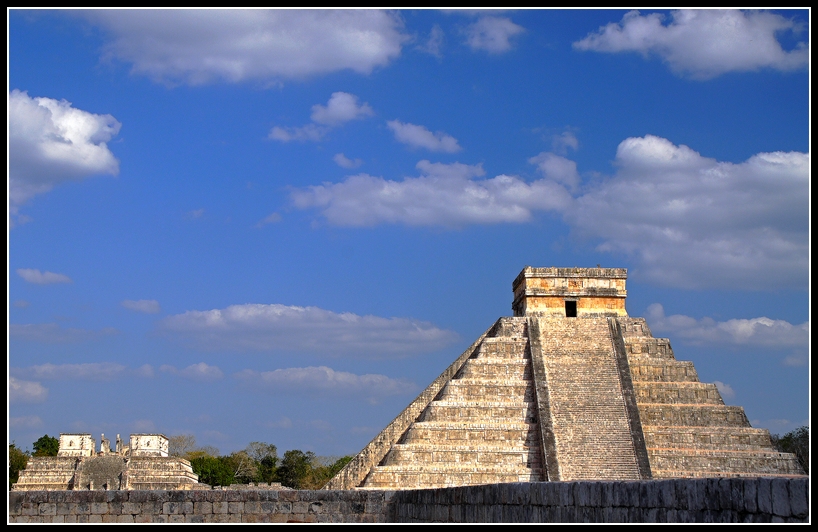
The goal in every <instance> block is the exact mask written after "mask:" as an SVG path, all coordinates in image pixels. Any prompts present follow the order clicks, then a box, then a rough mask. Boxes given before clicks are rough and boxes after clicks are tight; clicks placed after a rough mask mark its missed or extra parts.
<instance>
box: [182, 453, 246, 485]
mask: <svg viewBox="0 0 818 532" xmlns="http://www.w3.org/2000/svg"><path fill="white" fill-rule="evenodd" d="M223 458H225V457H216V456H210V455H203V456H198V457H196V458H193V459H192V460H191V461H190V465H191V467H192V468H193V472H194V473H196V474H197V475H199V482H204V483H205V484H210V485H211V486H229V485H230V484H235V483H236V477H235V476H234V475H233V471H232V469H231V468H230V465H229V464H228V462H227V461H226V460H224V459H223Z"/></svg>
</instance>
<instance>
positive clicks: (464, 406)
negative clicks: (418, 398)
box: [420, 401, 537, 423]
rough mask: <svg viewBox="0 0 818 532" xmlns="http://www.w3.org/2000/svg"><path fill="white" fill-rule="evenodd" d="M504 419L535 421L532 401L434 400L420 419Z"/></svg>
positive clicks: (521, 421)
mask: <svg viewBox="0 0 818 532" xmlns="http://www.w3.org/2000/svg"><path fill="white" fill-rule="evenodd" d="M488 419H505V420H507V421H509V422H511V423H536V422H537V407H536V403H535V402H534V401H513V402H512V401H508V402H500V401H492V402H488V401H482V402H481V401H434V402H432V403H431V404H430V405H429V406H428V407H427V408H426V411H425V412H424V413H423V415H422V416H421V418H420V421H464V422H465V421H474V422H480V421H485V420H488Z"/></svg>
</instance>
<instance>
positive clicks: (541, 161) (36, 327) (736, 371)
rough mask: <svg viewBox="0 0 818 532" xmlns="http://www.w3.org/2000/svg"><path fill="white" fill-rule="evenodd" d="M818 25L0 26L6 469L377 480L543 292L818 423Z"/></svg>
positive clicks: (244, 17)
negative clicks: (816, 274)
mask: <svg viewBox="0 0 818 532" xmlns="http://www.w3.org/2000/svg"><path fill="white" fill-rule="evenodd" d="M809 14H810V13H809V11H803V10H801V11H798V10H782V11H774V12H768V11H760V12H759V11H756V12H740V11H726V12H722V11H678V12H670V11H661V12H653V11H642V12H637V11H631V12H628V11H622V10H577V11H570V10H522V11H450V12H443V11H430V10H420V11H398V12H391V11H364V10H356V11H348V12H332V11H323V10H313V11H271V12H269V11H255V10H242V11H232V12H231V11H214V10H210V11H184V10H164V11H138V10H115V11H104V10H97V11H19V10H10V11H8V26H9V32H8V35H9V83H8V89H9V114H8V125H9V145H8V149H9V163H8V164H9V198H10V199H9V224H10V229H9V244H8V293H9V298H8V304H9V338H8V342H9V435H8V437H9V441H16V442H17V443H18V444H19V445H21V446H22V447H23V448H25V447H30V444H31V442H33V441H35V440H36V439H37V438H38V437H39V436H42V435H43V434H44V433H48V434H51V435H57V434H58V433H60V432H91V433H93V434H94V436H95V437H96V438H98V437H99V433H100V432H104V433H106V434H108V435H111V434H116V433H121V434H123V436H124V435H126V434H130V433H136V432H154V431H158V432H162V433H164V434H166V435H169V436H170V435H176V434H193V435H195V437H196V439H197V442H198V443H199V444H200V445H211V446H214V447H216V448H218V449H219V450H220V451H221V452H222V453H229V452H232V451H235V450H239V449H242V448H244V447H245V446H246V445H247V444H248V443H249V442H251V441H264V442H269V443H273V444H275V445H277V446H278V448H279V451H280V452H282V453H283V451H285V450H289V449H301V450H310V451H313V452H315V453H317V454H319V455H343V454H354V453H357V452H358V451H359V450H360V449H361V448H362V447H363V446H364V445H365V444H366V443H367V442H368V441H369V440H370V439H371V438H372V437H374V436H375V435H376V434H377V433H378V432H379V431H380V429H382V428H383V427H384V426H385V425H386V424H387V423H388V422H389V421H391V420H392V419H393V418H394V417H395V416H396V415H397V414H398V413H399V412H400V411H401V410H402V409H403V408H404V407H405V406H406V405H407V404H409V402H410V401H411V400H412V399H413V398H414V397H415V396H416V395H417V394H418V393H419V392H420V391H422V390H423V388H425V387H426V386H427V385H428V384H429V383H430V382H431V381H432V380H433V379H434V378H435V377H436V376H437V375H439V374H440V372H441V371H442V370H443V369H445V368H446V367H447V366H448V365H449V364H450V363H451V362H452V361H453V360H454V359H455V358H456V357H457V356H458V355H459V354H460V353H461V352H462V351H463V350H464V349H465V348H466V347H468V346H469V345H470V344H471V343H472V342H473V341H474V340H475V339H476V338H477V337H478V336H479V335H480V334H481V333H482V332H483V331H485V330H486V329H487V328H488V327H490V326H491V325H492V324H493V323H494V321H495V320H496V319H497V318H499V317H501V316H509V315H511V301H512V293H511V282H512V281H513V279H514V278H515V277H516V275H517V274H518V273H519V272H520V270H522V268H523V267H524V266H526V265H530V266H537V267H546V266H559V267H572V266H579V267H593V266H596V265H597V264H601V265H602V266H603V267H625V268H628V272H629V279H628V294H629V296H628V301H627V309H628V312H629V314H630V315H632V316H642V317H645V318H647V320H648V324H649V325H650V327H651V328H652V330H653V332H654V335H655V336H657V337H667V338H670V340H671V344H672V346H673V348H674V351H675V353H676V356H677V358H678V359H680V360H691V361H693V362H694V364H695V366H696V368H697V370H698V372H699V376H700V378H701V380H702V381H704V382H716V383H717V385H718V386H719V388H720V389H721V390H722V394H723V396H724V398H725V401H726V402H728V403H729V404H736V405H741V406H743V407H744V408H745V410H746V412H747V415H748V418H749V419H750V420H751V422H752V424H753V426H756V427H764V428H768V429H770V430H771V431H772V432H775V433H783V432H786V431H788V430H791V429H793V428H795V427H798V426H800V425H804V424H808V423H809V397H810V390H809V309H810V306H809V291H808V286H809V273H808V272H809V256H810V255H809V199H808V198H809V179H808V176H809V167H810V158H809V117H810V114H809V109H810V107H809V105H810V98H809V97H810V91H809V77H808V76H809V72H808V68H809V64H808V51H809V26H808V23H809ZM109 437H110V436H109Z"/></svg>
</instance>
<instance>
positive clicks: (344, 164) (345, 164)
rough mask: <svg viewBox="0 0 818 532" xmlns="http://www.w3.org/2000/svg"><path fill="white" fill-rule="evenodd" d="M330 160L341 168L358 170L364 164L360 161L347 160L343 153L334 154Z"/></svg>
mask: <svg viewBox="0 0 818 532" xmlns="http://www.w3.org/2000/svg"><path fill="white" fill-rule="evenodd" d="M332 160H333V161H335V164H337V165H338V166H340V167H341V168H358V167H359V166H361V165H362V164H363V163H364V162H363V161H362V160H361V159H349V158H348V157H346V156H345V155H344V154H343V153H336V154H335V156H334V157H333V158H332Z"/></svg>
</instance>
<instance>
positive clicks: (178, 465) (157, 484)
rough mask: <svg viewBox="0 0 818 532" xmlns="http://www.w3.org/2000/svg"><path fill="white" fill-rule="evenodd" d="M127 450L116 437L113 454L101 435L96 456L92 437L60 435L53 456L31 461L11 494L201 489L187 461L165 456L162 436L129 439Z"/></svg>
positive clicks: (108, 442)
mask: <svg viewBox="0 0 818 532" xmlns="http://www.w3.org/2000/svg"><path fill="white" fill-rule="evenodd" d="M129 443H130V444H129V445H124V444H123V443H122V440H121V439H120V438H119V434H117V436H116V444H115V447H114V450H111V443H110V441H109V440H108V439H107V438H106V437H105V434H102V437H101V438H100V446H99V451H96V450H95V448H96V442H95V440H94V438H92V437H91V435H90V434H87V433H78V434H74V433H71V434H64V433H61V434H60V448H59V451H57V456H33V457H31V458H30V459H29V460H28V464H27V465H26V468H25V469H24V470H23V471H20V477H19V479H18V480H17V483H16V484H14V485H13V486H12V490H15V491H32V490H46V491H55V490H100V489H102V490H186V489H193V488H194V487H199V486H202V485H201V484H199V483H198V482H199V477H198V475H196V474H195V473H194V472H193V468H192V467H191V466H190V462H188V461H187V460H185V459H183V458H178V457H175V456H168V439H167V438H166V437H165V436H164V435H163V434H131V439H130V442H129Z"/></svg>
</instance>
